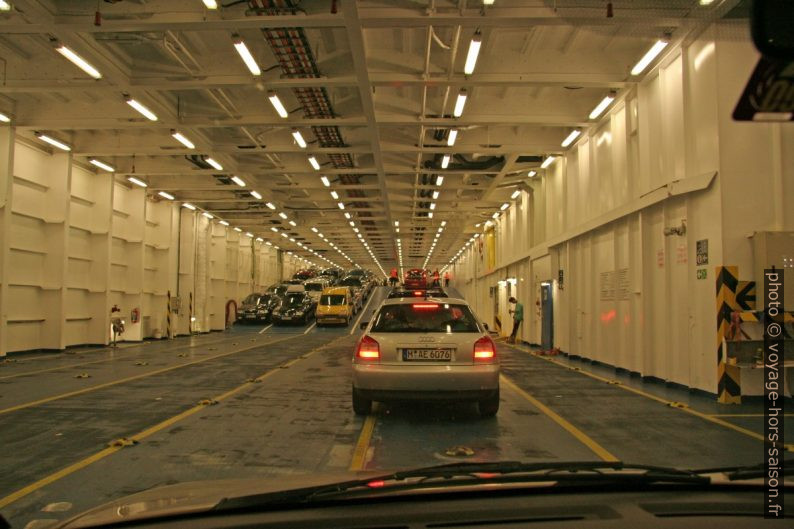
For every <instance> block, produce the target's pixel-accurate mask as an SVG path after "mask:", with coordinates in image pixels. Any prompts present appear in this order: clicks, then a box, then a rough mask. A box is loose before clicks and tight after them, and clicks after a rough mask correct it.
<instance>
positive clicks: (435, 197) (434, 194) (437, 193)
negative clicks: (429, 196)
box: [433, 191, 441, 200]
mask: <svg viewBox="0 0 794 529" xmlns="http://www.w3.org/2000/svg"><path fill="white" fill-rule="evenodd" d="M440 194H441V193H439V192H438V191H433V200H436V199H437V198H438V195H440Z"/></svg>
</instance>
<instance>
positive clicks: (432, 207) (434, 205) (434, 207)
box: [430, 202, 436, 210]
mask: <svg viewBox="0 0 794 529" xmlns="http://www.w3.org/2000/svg"><path fill="white" fill-rule="evenodd" d="M430 209H431V210H432V209H436V203H435V202H431V203H430Z"/></svg>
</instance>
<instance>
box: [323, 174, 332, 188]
mask: <svg viewBox="0 0 794 529" xmlns="http://www.w3.org/2000/svg"><path fill="white" fill-rule="evenodd" d="M320 180H321V181H322V183H323V185H324V186H325V187H331V182H329V181H328V177H327V176H321V177H320Z"/></svg>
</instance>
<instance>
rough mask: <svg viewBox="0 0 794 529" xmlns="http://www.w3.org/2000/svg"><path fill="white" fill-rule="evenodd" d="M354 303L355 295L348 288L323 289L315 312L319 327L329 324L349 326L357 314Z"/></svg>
mask: <svg viewBox="0 0 794 529" xmlns="http://www.w3.org/2000/svg"><path fill="white" fill-rule="evenodd" d="M353 303H354V301H353V295H352V293H351V292H350V289H349V288H348V287H329V288H325V289H323V293H322V294H320V301H319V302H318V303H317V310H316V312H315V317H316V318H317V325H318V326H320V325H325V324H328V323H344V324H345V325H347V324H348V323H350V320H351V319H353V315H354V314H355V307H354V306H353Z"/></svg>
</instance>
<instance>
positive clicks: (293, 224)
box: [289, 220, 297, 226]
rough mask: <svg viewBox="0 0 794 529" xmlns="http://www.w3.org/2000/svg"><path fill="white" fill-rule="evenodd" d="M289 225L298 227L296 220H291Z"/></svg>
mask: <svg viewBox="0 0 794 529" xmlns="http://www.w3.org/2000/svg"><path fill="white" fill-rule="evenodd" d="M289 225H290V226H297V224H296V223H295V221H294V220H291V221H289Z"/></svg>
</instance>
